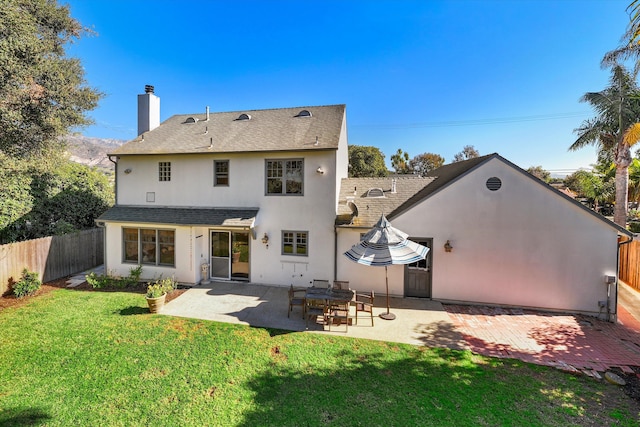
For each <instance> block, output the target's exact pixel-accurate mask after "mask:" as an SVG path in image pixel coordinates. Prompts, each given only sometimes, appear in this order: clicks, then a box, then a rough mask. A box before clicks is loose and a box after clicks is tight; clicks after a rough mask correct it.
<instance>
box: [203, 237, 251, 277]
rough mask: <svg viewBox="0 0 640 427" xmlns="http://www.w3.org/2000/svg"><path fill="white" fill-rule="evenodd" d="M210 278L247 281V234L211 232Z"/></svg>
mask: <svg viewBox="0 0 640 427" xmlns="http://www.w3.org/2000/svg"><path fill="white" fill-rule="evenodd" d="M210 241H211V278H212V279H227V280H228V279H234V280H249V233H248V232H237V231H215V230H212V231H211V235H210Z"/></svg>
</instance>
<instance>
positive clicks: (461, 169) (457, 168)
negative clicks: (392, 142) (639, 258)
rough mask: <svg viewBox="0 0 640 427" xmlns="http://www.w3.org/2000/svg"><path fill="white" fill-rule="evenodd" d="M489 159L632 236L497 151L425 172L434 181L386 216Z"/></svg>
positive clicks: (434, 191) (406, 207) (397, 213)
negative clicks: (499, 162) (498, 161)
mask: <svg viewBox="0 0 640 427" xmlns="http://www.w3.org/2000/svg"><path fill="white" fill-rule="evenodd" d="M491 159H499V160H500V161H502V162H503V163H505V164H506V165H508V166H510V167H512V168H513V169H515V170H517V171H518V172H520V173H522V174H523V175H525V176H526V177H528V178H530V179H531V180H533V181H534V182H536V183H538V184H539V185H543V186H545V187H546V188H547V189H548V190H549V191H552V192H554V193H556V194H558V195H560V196H561V197H563V198H564V199H565V200H567V201H568V202H570V203H573V204H574V205H575V206H579V207H580V209H583V210H584V211H585V212H588V213H589V214H590V215H593V216H594V217H595V218H597V219H598V220H600V221H604V222H605V223H606V224H607V225H609V226H611V227H613V228H615V229H616V230H617V231H618V232H619V233H621V234H624V235H626V236H629V237H633V233H631V232H630V231H628V230H627V229H625V228H623V227H620V226H619V225H618V224H616V223H614V222H612V221H610V220H608V219H607V218H605V217H604V216H602V215H600V214H599V213H597V212H594V211H592V210H591V209H589V208H587V207H586V206H584V205H583V204H582V203H580V202H578V201H577V200H575V199H573V198H572V197H569V196H568V195H566V194H565V193H563V192H561V191H559V190H556V189H555V188H553V187H552V186H551V185H549V184H547V183H546V182H544V181H542V180H540V179H538V178H536V177H535V176H533V175H531V174H530V173H528V172H527V171H525V170H524V169H522V168H520V167H518V166H517V165H515V164H513V163H511V162H510V161H508V160H507V159H505V158H504V157H502V156H500V155H499V154H497V153H493V154H488V155H486V156H482V157H476V158H474V159H469V160H465V161H461V162H456V163H450V164H448V165H444V166H441V167H439V168H438V169H434V170H433V171H430V172H429V173H428V174H427V176H428V177H431V178H433V179H434V181H433V182H431V183H429V184H428V185H427V186H425V187H424V188H422V189H421V190H420V191H418V192H416V193H415V194H414V195H413V196H412V197H410V198H409V199H407V200H406V201H405V202H404V203H402V205H400V206H398V208H397V209H396V210H394V211H393V212H390V213H389V215H387V218H389V219H390V220H391V219H392V218H393V217H394V216H397V215H399V214H401V213H403V212H406V211H408V210H409V209H411V208H412V207H413V206H415V205H416V204H418V203H420V202H421V201H423V200H425V199H427V198H429V197H431V196H432V195H434V194H435V193H437V192H438V191H440V190H442V189H444V188H446V187H448V186H449V185H451V184H452V183H454V182H455V181H457V180H459V179H460V178H462V177H463V176H465V175H466V174H468V173H469V172H471V171H473V170H474V169H476V168H478V167H480V166H481V165H482V164H484V163H486V162H488V161H489V160H491Z"/></svg>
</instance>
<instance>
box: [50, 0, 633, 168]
mask: <svg viewBox="0 0 640 427" xmlns="http://www.w3.org/2000/svg"><path fill="white" fill-rule="evenodd" d="M629 2H630V0H622V1H619V0H556V1H551V0H532V1H527V0H485V1H481V0H468V1H463V0H458V1H453V0H450V1H435V0H434V1H428V0H423V1H408V0H396V1H376V0H370V1H355V0H353V1H346V0H343V1H332V0H325V1H317V2H307V1H302V0H297V1H285V0H280V1H276V0H274V1H253V0H243V1H206V0H199V1H195V0H181V1H177V0H176V1H170V0H156V1H143V0H60V3H61V4H68V5H69V6H70V8H71V15H72V16H73V17H74V18H76V19H78V20H79V21H80V22H81V23H82V24H83V25H85V26H87V27H90V28H92V29H93V30H94V31H95V32H96V33H97V34H98V35H97V36H93V37H83V38H82V39H81V40H79V41H78V42H76V43H75V44H73V45H71V46H70V47H69V49H68V54H69V55H71V56H75V57H78V58H80V60H81V61H82V63H83V65H84V68H85V71H86V75H85V77H86V79H87V81H88V83H89V85H91V86H93V87H95V88H97V89H99V90H100V91H102V92H104V93H105V98H104V99H103V100H102V101H101V102H100V106H99V107H98V108H97V109H96V110H94V111H92V112H90V114H89V115H90V116H91V117H92V118H93V120H94V121H95V125H93V126H90V127H87V128H85V129H82V130H81V131H80V132H81V133H83V134H84V135H87V136H95V137H100V138H116V139H132V138H134V137H135V136H136V127H137V118H136V114H137V106H136V102H137V101H136V99H137V98H136V96H137V94H139V93H143V91H144V86H145V85H146V84H151V85H154V86H155V92H156V95H158V96H159V97H160V99H161V120H165V119H167V118H169V117H170V116H172V115H174V114H191V113H199V112H204V111H205V108H206V106H209V107H210V109H211V111H212V112H215V111H241V110H249V109H261V108H281V107H297V106H313V105H328V104H346V105H347V124H348V132H349V133H348V136H349V143H350V144H355V145H371V146H375V147H378V148H380V150H381V151H382V152H383V153H384V154H385V158H386V160H387V163H390V156H391V155H392V154H393V153H395V151H396V150H397V149H398V148H402V149H403V150H404V151H407V152H408V153H409V155H410V156H411V157H413V156H415V155H417V154H420V153H424V152H432V153H437V154H440V155H442V156H443V157H444V158H445V159H446V161H447V163H448V162H450V161H451V160H452V158H453V156H454V154H455V153H457V152H459V151H461V150H462V148H463V146H465V145H473V146H475V148H476V149H477V150H478V151H479V152H480V153H481V154H489V153H493V152H497V153H499V154H501V155H502V156H503V157H505V158H507V159H509V160H511V161H512V162H514V163H516V164H517V165H519V166H521V167H523V168H525V169H526V168H528V167H530V166H537V165H540V166H542V167H544V168H545V169H547V170H550V171H552V172H553V173H562V172H571V171H573V170H575V169H578V168H581V167H588V166H589V165H590V164H592V163H594V162H595V150H594V149H593V148H586V149H583V150H581V151H578V152H568V151H567V147H568V146H569V145H571V143H572V142H573V141H574V140H575V134H574V133H573V130H574V129H575V128H577V127H578V126H579V125H580V123H581V122H582V121H583V120H585V119H587V118H589V117H591V116H593V112H592V110H591V109H590V107H589V106H588V105H587V104H583V103H580V102H579V99H580V97H581V96H582V95H583V94H584V93H585V92H589V91H599V90H602V89H603V88H604V87H605V86H606V85H607V83H608V79H609V75H610V73H609V71H608V70H603V69H601V68H600V60H601V59H602V56H603V55H604V53H605V52H607V51H608V50H611V49H613V48H614V47H616V46H617V45H618V44H619V41H620V37H621V35H622V33H623V32H624V30H625V28H626V25H627V22H628V15H627V14H626V12H625V9H626V7H627V5H628V4H629Z"/></svg>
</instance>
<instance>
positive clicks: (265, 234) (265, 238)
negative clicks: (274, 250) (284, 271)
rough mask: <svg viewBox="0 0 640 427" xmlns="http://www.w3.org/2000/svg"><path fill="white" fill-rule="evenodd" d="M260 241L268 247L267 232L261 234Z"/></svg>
mask: <svg viewBox="0 0 640 427" xmlns="http://www.w3.org/2000/svg"><path fill="white" fill-rule="evenodd" d="M262 243H264V244H265V246H266V247H267V249H269V235H268V234H267V233H264V236H262Z"/></svg>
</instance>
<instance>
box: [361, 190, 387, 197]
mask: <svg viewBox="0 0 640 427" xmlns="http://www.w3.org/2000/svg"><path fill="white" fill-rule="evenodd" d="M365 197H367V198H369V199H375V198H381V197H384V191H382V188H370V189H369V190H368V191H367V194H366V196H365Z"/></svg>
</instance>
